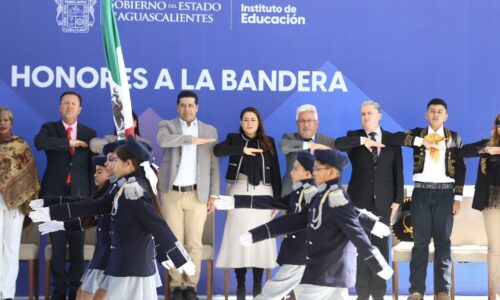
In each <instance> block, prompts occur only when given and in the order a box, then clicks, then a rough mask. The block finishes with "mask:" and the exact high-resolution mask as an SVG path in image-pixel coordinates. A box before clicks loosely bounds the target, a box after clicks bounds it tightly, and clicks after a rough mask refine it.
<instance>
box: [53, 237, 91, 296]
mask: <svg viewBox="0 0 500 300" xmlns="http://www.w3.org/2000/svg"><path fill="white" fill-rule="evenodd" d="M50 242H51V243H52V269H51V271H52V286H53V293H54V294H62V295H66V290H68V292H69V293H70V294H75V295H76V291H77V290H78V287H79V286H80V280H81V278H82V275H83V243H84V233H83V232H73V233H67V232H66V231H57V232H53V233H51V234H50ZM66 243H67V244H68V245H69V263H70V266H69V272H66V268H65V265H66Z"/></svg>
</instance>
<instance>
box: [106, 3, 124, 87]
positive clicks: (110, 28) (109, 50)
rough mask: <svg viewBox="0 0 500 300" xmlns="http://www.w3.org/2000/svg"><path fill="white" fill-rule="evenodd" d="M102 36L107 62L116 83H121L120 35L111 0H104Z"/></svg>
mask: <svg viewBox="0 0 500 300" xmlns="http://www.w3.org/2000/svg"><path fill="white" fill-rule="evenodd" d="M102 36H103V40H104V43H103V44H104V51H105V53H106V63H107V64H108V69H109V71H110V72H111V77H112V78H113V81H114V82H115V83H116V84H118V85H121V79H120V69H119V68H120V67H119V64H118V57H117V54H116V49H117V48H118V47H121V45H120V36H119V34H118V27H117V26H116V20H115V15H114V14H113V4H112V3H111V0H103V1H102Z"/></svg>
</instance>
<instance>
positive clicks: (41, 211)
mask: <svg viewBox="0 0 500 300" xmlns="http://www.w3.org/2000/svg"><path fill="white" fill-rule="evenodd" d="M29 217H30V219H31V220H32V221H33V222H35V223H41V222H48V221H51V220H52V219H51V218H50V209H49V208H48V207H38V208H35V209H34V210H33V211H31V212H30V214H29Z"/></svg>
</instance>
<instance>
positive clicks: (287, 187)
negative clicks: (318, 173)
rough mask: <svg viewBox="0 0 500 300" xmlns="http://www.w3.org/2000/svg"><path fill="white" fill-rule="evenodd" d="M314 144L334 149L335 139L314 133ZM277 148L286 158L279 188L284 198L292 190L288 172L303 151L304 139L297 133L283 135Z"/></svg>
mask: <svg viewBox="0 0 500 300" xmlns="http://www.w3.org/2000/svg"><path fill="white" fill-rule="evenodd" d="M315 143H316V144H321V145H325V146H328V147H330V148H332V149H335V139H333V138H331V137H328V136H326V135H324V134H321V133H316V137H315ZM279 147H280V149H281V152H283V154H284V155H285V157H286V172H285V176H284V177H283V183H282V188H281V195H282V196H285V195H288V194H290V193H291V192H292V190H293V189H292V178H291V177H290V172H291V171H292V168H293V163H294V162H295V160H297V152H299V151H303V147H304V139H303V138H302V137H300V135H299V134H298V133H285V134H284V135H283V137H282V138H281V141H280V145H279Z"/></svg>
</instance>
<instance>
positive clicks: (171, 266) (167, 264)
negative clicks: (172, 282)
mask: <svg viewBox="0 0 500 300" xmlns="http://www.w3.org/2000/svg"><path fill="white" fill-rule="evenodd" d="M161 265H162V266H163V267H164V268H165V269H167V270H170V269H175V266H174V263H173V262H172V261H171V260H170V259H167V260H166V261H162V262H161Z"/></svg>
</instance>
